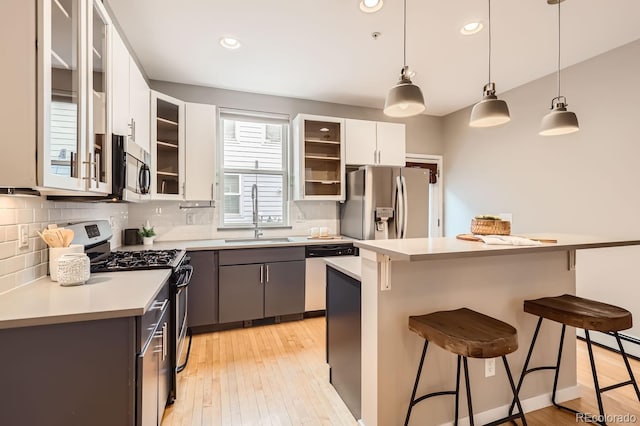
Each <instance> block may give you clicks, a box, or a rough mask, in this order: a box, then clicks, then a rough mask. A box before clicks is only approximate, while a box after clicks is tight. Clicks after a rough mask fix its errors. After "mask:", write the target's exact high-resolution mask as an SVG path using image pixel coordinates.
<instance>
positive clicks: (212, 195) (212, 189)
mask: <svg viewBox="0 0 640 426" xmlns="http://www.w3.org/2000/svg"><path fill="white" fill-rule="evenodd" d="M211 201H213V183H212V184H211Z"/></svg>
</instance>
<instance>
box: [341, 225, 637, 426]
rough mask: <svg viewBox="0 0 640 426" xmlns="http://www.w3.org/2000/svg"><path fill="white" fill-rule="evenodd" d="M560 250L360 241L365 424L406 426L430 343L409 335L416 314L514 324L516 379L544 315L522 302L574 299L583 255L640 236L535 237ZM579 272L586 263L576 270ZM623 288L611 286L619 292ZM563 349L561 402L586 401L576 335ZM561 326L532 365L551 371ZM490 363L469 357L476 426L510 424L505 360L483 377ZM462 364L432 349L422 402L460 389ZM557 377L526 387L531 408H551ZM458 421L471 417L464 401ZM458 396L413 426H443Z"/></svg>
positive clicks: (543, 337)
mask: <svg viewBox="0 0 640 426" xmlns="http://www.w3.org/2000/svg"><path fill="white" fill-rule="evenodd" d="M535 236H536V237H540V238H554V239H557V240H558V242H557V243H544V244H541V245H538V246H503V245H485V244H483V243H481V242H471V241H461V240H457V239H456V238H452V237H447V238H420V239H405V240H376V241H357V242H355V243H354V245H355V246H357V247H359V248H360V257H361V281H362V286H361V292H362V357H361V361H362V407H361V409H362V411H361V412H362V415H361V418H362V423H363V424H364V425H366V426H384V425H396V424H402V423H403V421H404V417H405V414H406V410H407V406H408V402H409V399H410V395H411V390H412V387H413V381H414V380H415V374H416V369H417V366H418V361H419V358H420V354H421V349H422V345H423V343H424V340H422V339H421V338H419V337H418V336H417V335H416V334H415V333H413V332H411V331H409V329H408V317H409V316H410V315H421V314H425V313H429V312H433V311H438V310H448V309H455V308H459V307H468V308H470V309H474V310H477V311H479V312H482V313H484V314H487V315H490V316H492V317H494V318H497V319H499V320H502V321H505V322H508V323H510V324H511V325H513V326H514V327H515V328H516V329H517V330H518V340H519V346H520V349H518V350H517V351H516V352H514V353H513V354H511V355H509V356H508V359H509V363H510V365H511V369H512V372H514V375H516V376H518V375H519V374H520V371H521V370H522V365H523V364H524V358H525V356H526V350H527V348H528V345H529V343H530V341H531V336H532V334H533V330H534V329H535V323H536V320H537V317H534V316H532V315H528V314H525V313H524V312H523V310H522V304H523V300H525V299H533V298H539V297H544V296H555V295H560V294H565V293H568V294H575V290H576V275H575V267H576V262H575V259H576V256H575V255H576V250H584V249H591V248H601V247H616V246H627V245H640V239H630V240H616V239H609V238H601V237H592V236H577V235H535ZM578 267H579V265H578ZM614 284H615V283H607V285H614ZM567 334H568V337H567V339H566V340H565V347H564V349H563V360H562V366H563V368H562V370H561V374H560V378H559V383H558V389H559V391H558V400H559V401H566V400H569V399H574V398H577V397H578V395H579V394H578V388H577V382H576V348H575V343H574V338H575V330H574V329H571V328H569V329H568V333H567ZM559 335H560V326H558V325H555V324H552V323H547V324H545V325H543V327H542V329H541V332H540V335H539V337H538V346H537V348H538V350H537V351H536V352H535V353H534V355H533V357H532V366H539V365H543V364H544V365H552V364H554V363H555V357H556V356H557V355H556V354H557V348H558V341H559ZM484 364H485V363H484V360H478V359H470V360H469V368H470V380H471V389H472V397H473V407H474V411H475V413H474V414H475V421H476V422H477V423H486V422H489V421H491V420H495V419H497V418H500V417H503V416H504V415H505V414H506V411H507V409H508V406H509V404H510V402H511V398H512V395H511V391H510V389H509V386H508V381H507V378H506V374H505V372H504V369H503V367H502V365H501V363H496V374H495V376H492V377H486V378H485V374H484V372H485V368H484ZM455 365H456V357H455V356H454V355H452V354H450V353H448V352H446V351H444V350H442V349H441V348H437V347H435V346H432V347H430V348H429V351H428V352H427V358H426V361H425V368H424V370H423V374H422V379H421V382H420V386H419V388H418V395H422V394H424V393H429V392H435V391H439V390H450V389H454V388H455ZM552 383H553V374H551V373H544V372H541V373H538V374H536V375H534V376H532V377H531V378H529V380H528V381H527V382H526V383H525V385H524V386H523V388H522V391H521V394H520V398H521V400H522V402H523V406H524V409H525V411H532V410H536V409H539V408H543V407H545V406H549V405H551V401H550V393H551V389H552ZM461 398H462V399H461V413H460V418H461V419H462V418H464V417H466V416H467V413H466V404H465V403H464V401H463V399H464V398H463V397H461ZM453 407H454V401H453V399H452V398H451V397H439V398H436V399H432V400H427V401H425V402H423V403H420V404H418V405H417V406H416V407H414V409H413V412H412V418H411V422H412V424H425V425H438V424H442V423H446V422H450V421H452V419H453Z"/></svg>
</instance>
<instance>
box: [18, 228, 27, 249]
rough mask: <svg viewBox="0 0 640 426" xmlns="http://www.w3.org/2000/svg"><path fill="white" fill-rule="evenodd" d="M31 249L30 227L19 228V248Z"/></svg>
mask: <svg viewBox="0 0 640 426" xmlns="http://www.w3.org/2000/svg"><path fill="white" fill-rule="evenodd" d="M24 247H29V225H19V226H18V248H24Z"/></svg>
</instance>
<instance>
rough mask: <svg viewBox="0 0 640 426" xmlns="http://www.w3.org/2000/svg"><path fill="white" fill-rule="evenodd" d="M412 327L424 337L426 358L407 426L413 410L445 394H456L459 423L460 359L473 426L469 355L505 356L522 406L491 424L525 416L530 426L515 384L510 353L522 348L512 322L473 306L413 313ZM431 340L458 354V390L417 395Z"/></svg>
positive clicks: (408, 413) (513, 386)
mask: <svg viewBox="0 0 640 426" xmlns="http://www.w3.org/2000/svg"><path fill="white" fill-rule="evenodd" d="M409 329H410V330H411V331H413V332H415V333H417V334H418V335H419V336H420V337H422V338H424V347H423V349H422V357H421V358H420V364H419V366H418V374H417V375H416V381H415V384H414V385H413V392H412V393H411V401H410V402H409V408H408V410H407V417H406V419H405V422H404V424H405V426H407V425H408V424H409V419H410V417H411V410H412V409H413V407H414V406H415V405H416V404H418V403H419V402H421V401H424V400H425V399H427V398H431V397H435V396H441V395H455V397H456V401H455V416H456V419H455V423H454V424H455V425H457V424H458V399H459V398H458V397H459V394H460V360H461V359H462V362H463V365H464V381H465V386H466V390H467V406H468V408H469V421H470V423H471V426H473V424H474V423H473V407H472V404H471V388H470V387H469V367H468V365H467V358H469V357H470V358H496V357H502V362H503V363H504V368H505V370H506V371H507V377H508V378H509V384H510V385H511V390H512V392H513V397H514V403H515V404H516V405H517V406H518V410H519V413H518V414H511V412H512V411H513V410H511V411H510V412H509V416H507V417H505V418H502V419H499V420H496V421H494V422H491V423H489V425H498V424H500V423H504V422H507V421H511V420H514V419H518V418H519V419H522V423H523V425H525V426H526V424H527V421H526V419H525V417H524V412H523V411H522V406H521V405H520V400H519V399H518V394H517V392H516V387H515V383H514V381H513V377H512V376H511V370H510V369H509V363H508V362H507V358H506V355H507V354H509V353H511V352H513V351H515V350H516V349H518V334H517V331H516V329H515V328H513V327H512V326H511V325H509V324H507V323H505V322H502V321H499V320H497V319H495V318H492V317H489V316H487V315H484V314H481V313H479V312H476V311H472V310H471V309H467V308H461V309H456V310H453V311H439V312H433V313H430V314H427V315H420V316H410V317H409ZM429 342H433V343H435V344H436V345H438V346H440V347H441V348H443V349H445V350H447V351H449V352H451V353H454V354H457V355H458V368H457V373H456V390H455V391H441V392H433V393H430V394H426V395H422V396H421V397H419V398H416V391H417V389H418V382H419V381H420V375H421V373H422V366H423V364H424V358H425V355H426V353H427V347H428V346H429Z"/></svg>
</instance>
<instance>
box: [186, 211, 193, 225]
mask: <svg viewBox="0 0 640 426" xmlns="http://www.w3.org/2000/svg"><path fill="white" fill-rule="evenodd" d="M194 223H195V217H194V214H193V213H187V225H193V224H194Z"/></svg>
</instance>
